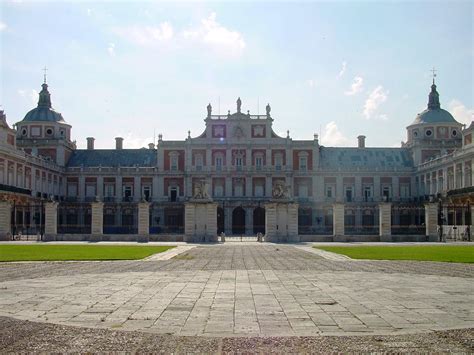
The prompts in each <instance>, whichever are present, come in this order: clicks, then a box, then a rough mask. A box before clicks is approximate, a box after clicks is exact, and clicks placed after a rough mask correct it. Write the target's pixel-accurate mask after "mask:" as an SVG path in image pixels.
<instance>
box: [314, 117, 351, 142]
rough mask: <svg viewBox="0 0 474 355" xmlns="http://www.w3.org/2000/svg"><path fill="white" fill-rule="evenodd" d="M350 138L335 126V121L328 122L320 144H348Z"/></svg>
mask: <svg viewBox="0 0 474 355" xmlns="http://www.w3.org/2000/svg"><path fill="white" fill-rule="evenodd" d="M351 143H352V142H351V140H350V139H348V138H347V137H346V136H345V135H344V134H343V133H342V132H341V131H340V130H339V128H338V127H337V124H336V122H334V121H331V122H329V123H328V124H327V125H326V126H325V127H324V130H323V133H322V135H321V139H320V144H322V145H325V146H329V147H332V146H346V147H347V146H350V145H351Z"/></svg>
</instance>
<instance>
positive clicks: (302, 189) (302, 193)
mask: <svg viewBox="0 0 474 355" xmlns="http://www.w3.org/2000/svg"><path fill="white" fill-rule="evenodd" d="M298 197H302V198H307V197H308V185H306V184H301V185H298Z"/></svg>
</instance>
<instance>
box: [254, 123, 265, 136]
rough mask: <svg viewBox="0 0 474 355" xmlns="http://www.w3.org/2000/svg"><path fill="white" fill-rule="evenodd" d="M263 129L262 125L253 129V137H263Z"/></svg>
mask: <svg viewBox="0 0 474 355" xmlns="http://www.w3.org/2000/svg"><path fill="white" fill-rule="evenodd" d="M264 128H265V126H262V125H256V126H254V127H253V136H254V137H263V136H264V135H265V134H264Z"/></svg>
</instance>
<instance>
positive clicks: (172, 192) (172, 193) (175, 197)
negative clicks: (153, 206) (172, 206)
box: [170, 187, 178, 202]
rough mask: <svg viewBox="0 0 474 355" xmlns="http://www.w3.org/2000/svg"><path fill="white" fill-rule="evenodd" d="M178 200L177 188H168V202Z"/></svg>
mask: <svg viewBox="0 0 474 355" xmlns="http://www.w3.org/2000/svg"><path fill="white" fill-rule="evenodd" d="M177 200H178V188H177V187H171V188H170V201H171V202H176V201H177Z"/></svg>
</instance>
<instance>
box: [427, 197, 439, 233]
mask: <svg viewBox="0 0 474 355" xmlns="http://www.w3.org/2000/svg"><path fill="white" fill-rule="evenodd" d="M425 225H426V237H427V239H428V241H430V242H438V241H439V235H438V204H437V203H426V204H425Z"/></svg>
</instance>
